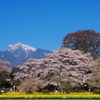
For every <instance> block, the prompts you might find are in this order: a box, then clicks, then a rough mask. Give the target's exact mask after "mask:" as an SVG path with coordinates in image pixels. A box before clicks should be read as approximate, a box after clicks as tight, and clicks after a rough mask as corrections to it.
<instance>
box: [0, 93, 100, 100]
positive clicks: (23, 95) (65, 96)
mask: <svg viewBox="0 0 100 100" xmlns="http://www.w3.org/2000/svg"><path fill="white" fill-rule="evenodd" d="M28 98H29V99H100V95H99V94H93V93H91V92H85V93H69V94H63V93H49V94H43V93H32V94H26V93H17V92H9V93H3V94H0V99H28Z"/></svg>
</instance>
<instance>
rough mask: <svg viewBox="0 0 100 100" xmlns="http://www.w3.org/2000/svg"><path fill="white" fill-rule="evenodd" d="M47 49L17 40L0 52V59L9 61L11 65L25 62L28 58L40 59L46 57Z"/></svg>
mask: <svg viewBox="0 0 100 100" xmlns="http://www.w3.org/2000/svg"><path fill="white" fill-rule="evenodd" d="M48 53H52V52H51V51H49V50H44V49H36V48H33V47H30V46H28V45H25V44H22V43H20V42H18V43H17V44H14V45H9V46H8V47H7V48H6V50H5V51H1V52H0V60H3V61H9V62H10V63H11V67H14V66H17V65H20V64H23V63H25V62H26V61H27V60H28V59H30V58H34V59H42V58H46V55H47V54H48Z"/></svg>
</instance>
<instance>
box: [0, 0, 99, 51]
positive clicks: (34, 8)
mask: <svg viewBox="0 0 100 100" xmlns="http://www.w3.org/2000/svg"><path fill="white" fill-rule="evenodd" d="M82 29H83V30H86V29H93V30H95V31H96V32H100V0H0V50H4V49H6V47H7V46H8V45H9V44H15V43H17V42H21V43H24V44H27V45H30V46H33V47H35V48H43V49H48V50H57V49H58V48H59V47H60V46H61V44H62V39H63V37H64V36H65V35H67V34H68V33H71V32H75V31H77V30H82Z"/></svg>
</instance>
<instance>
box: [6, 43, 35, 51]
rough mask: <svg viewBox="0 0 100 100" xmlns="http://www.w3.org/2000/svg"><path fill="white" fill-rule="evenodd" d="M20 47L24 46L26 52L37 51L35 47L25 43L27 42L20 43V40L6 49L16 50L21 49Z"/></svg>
mask: <svg viewBox="0 0 100 100" xmlns="http://www.w3.org/2000/svg"><path fill="white" fill-rule="evenodd" d="M19 48H22V49H23V50H24V51H25V52H29V51H33V52H35V51H36V49H35V48H33V47H30V46H28V45H25V44H22V43H20V42H18V43H17V44H15V45H9V46H8V47H7V49H6V50H5V51H10V52H14V51H15V50H17V49H19Z"/></svg>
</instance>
